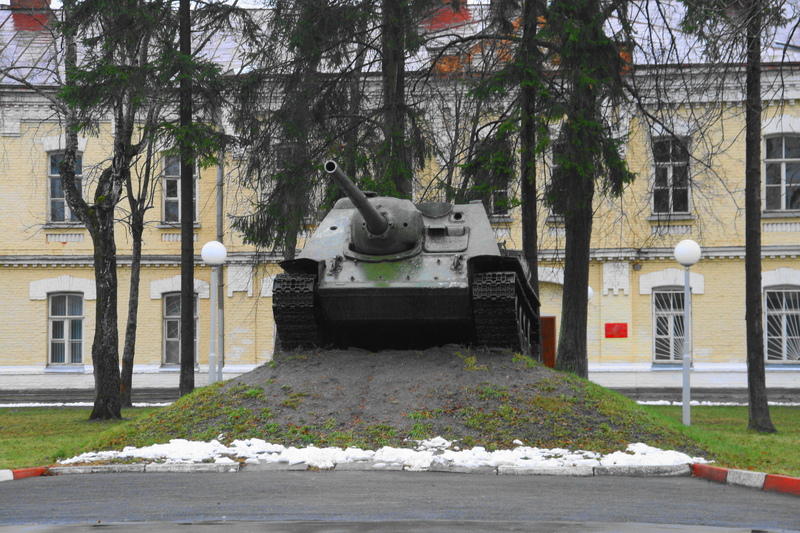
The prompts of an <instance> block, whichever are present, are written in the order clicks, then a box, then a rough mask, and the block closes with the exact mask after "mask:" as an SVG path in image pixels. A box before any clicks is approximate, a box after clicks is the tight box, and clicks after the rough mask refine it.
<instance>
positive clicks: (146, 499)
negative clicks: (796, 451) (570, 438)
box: [0, 472, 800, 531]
mask: <svg viewBox="0 0 800 533" xmlns="http://www.w3.org/2000/svg"><path fill="white" fill-rule="evenodd" d="M799 502H800V500H798V498H797V497H796V496H788V495H783V494H775V493H765V492H761V491H757V490H752V489H745V488H740V487H733V486H727V485H718V484H712V483H710V482H707V481H703V480H699V479H694V478H624V477H619V478H614V477H592V478H569V477H547V476H519V477H515V476H494V475H480V474H474V475H469V474H442V473H431V472H423V473H411V472H377V473H371V472H241V473H238V474H186V475H181V474H95V475H75V476H58V477H49V478H48V477H42V478H32V479H27V480H20V481H15V482H13V483H3V484H0V524H3V525H14V524H26V523H27V524H30V523H39V524H47V523H51V524H52V523H60V524H90V523H97V522H98V521H100V522H101V523H109V522H111V523H113V522H126V521H147V522H181V521H193V522H196V521H210V520H252V521H263V520H266V521H271V522H273V521H298V520H299V521H309V520H312V521H328V522H338V523H346V522H376V523H378V522H380V523H387V522H394V521H407V520H416V521H423V522H426V523H427V522H431V521H433V522H436V523H439V522H440V521H443V520H444V521H482V522H570V523H573V522H599V523H604V524H612V523H628V524H630V523H656V524H683V525H704V526H716V527H728V528H740V529H741V528H751V529H762V530H773V531H774V530H800V512H798V508H800V506H799V505H798V503H799ZM509 530H512V529H509ZM331 531H332V530H331ZM380 531H391V529H380ZM566 531H570V530H569V529H567V530H566ZM642 531H644V529H642Z"/></svg>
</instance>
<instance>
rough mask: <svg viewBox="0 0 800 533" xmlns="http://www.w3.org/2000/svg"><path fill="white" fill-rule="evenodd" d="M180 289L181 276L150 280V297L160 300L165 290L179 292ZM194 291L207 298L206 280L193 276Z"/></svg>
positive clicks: (200, 296)
mask: <svg viewBox="0 0 800 533" xmlns="http://www.w3.org/2000/svg"><path fill="white" fill-rule="evenodd" d="M180 291H181V276H180V274H178V275H177V276H172V277H171V278H164V279H157V280H154V281H151V282H150V299H151V300H160V299H161V295H162V294H164V293H165V292H180ZM194 292H196V293H197V296H198V297H199V298H208V282H205V281H203V280H201V279H197V278H195V280H194Z"/></svg>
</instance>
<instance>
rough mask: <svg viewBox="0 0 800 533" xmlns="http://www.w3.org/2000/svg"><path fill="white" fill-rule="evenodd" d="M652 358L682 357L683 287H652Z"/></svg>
mask: <svg viewBox="0 0 800 533" xmlns="http://www.w3.org/2000/svg"><path fill="white" fill-rule="evenodd" d="M652 294H653V358H654V359H655V361H657V362H671V361H680V360H682V359H683V342H684V339H685V336H684V331H685V330H684V324H683V289H681V288H679V287H659V288H657V289H656V288H654V289H653V293H652Z"/></svg>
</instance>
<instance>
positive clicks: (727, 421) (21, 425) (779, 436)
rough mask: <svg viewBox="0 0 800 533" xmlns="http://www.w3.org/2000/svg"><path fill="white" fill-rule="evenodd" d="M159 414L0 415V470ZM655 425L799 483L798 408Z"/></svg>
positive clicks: (666, 419) (661, 412) (60, 411)
mask: <svg viewBox="0 0 800 533" xmlns="http://www.w3.org/2000/svg"><path fill="white" fill-rule="evenodd" d="M159 409H160V408H155V407H148V408H137V409H126V410H124V412H123V414H124V416H125V417H126V420H122V421H112V422H89V421H88V420H87V419H88V417H89V412H90V409H88V408H68V407H62V408H44V407H35V408H19V409H11V408H5V409H0V469H4V468H24V467H28V466H43V465H49V464H52V463H54V462H55V461H56V460H57V459H59V458H64V457H71V456H73V455H76V454H78V453H80V452H83V451H88V450H90V449H95V443H97V442H101V441H107V440H108V438H109V437H112V436H115V435H120V434H125V431H121V430H124V429H126V428H127V427H128V426H129V425H132V422H133V421H135V420H137V419H141V418H142V417H144V416H145V415H147V414H150V413H153V412H155V411H158V410H159ZM646 409H647V410H648V411H650V412H651V413H653V415H654V417H655V418H656V419H657V420H660V421H662V422H663V423H664V424H665V425H667V426H670V427H671V428H673V429H675V430H677V431H680V432H682V433H684V434H685V435H686V436H688V437H690V438H691V439H692V440H694V441H696V442H697V443H698V445H699V447H701V448H704V449H706V450H709V451H710V452H711V453H713V454H714V457H715V459H716V461H717V464H719V465H721V466H727V467H731V468H741V469H744V470H755V471H760V472H768V473H773V474H785V475H790V476H798V477H800V453H798V452H797V450H799V449H800V407H772V408H770V413H771V415H772V420H773V422H774V424H775V426H776V427H777V428H778V433H775V434H772V435H761V434H757V433H754V432H751V431H748V430H747V407H693V408H692V426H691V427H688V428H684V427H683V425H682V424H681V423H680V420H681V408H680V407H674V406H647V407H646Z"/></svg>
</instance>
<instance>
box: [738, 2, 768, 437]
mask: <svg viewBox="0 0 800 533" xmlns="http://www.w3.org/2000/svg"><path fill="white" fill-rule="evenodd" d="M761 8H762V6H761V2H760V1H759V0H752V1H751V3H750V16H749V17H748V21H747V82H746V83H747V87H746V91H747V102H746V104H745V106H746V111H745V235H746V237H745V261H744V262H745V320H746V325H747V389H748V393H749V399H750V402H749V406H750V407H749V422H748V427H749V428H750V429H753V430H756V431H760V432H764V433H772V432H774V431H775V426H773V425H772V420H771V419H770V415H769V405H768V404H767V387H766V377H765V374H764V331H763V326H762V323H761V320H762V303H761V18H762V17H761Z"/></svg>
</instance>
